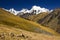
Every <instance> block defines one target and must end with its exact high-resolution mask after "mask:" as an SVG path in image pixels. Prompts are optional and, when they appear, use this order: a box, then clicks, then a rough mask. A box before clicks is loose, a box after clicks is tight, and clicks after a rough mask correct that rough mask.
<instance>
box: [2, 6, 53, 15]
mask: <svg viewBox="0 0 60 40" xmlns="http://www.w3.org/2000/svg"><path fill="white" fill-rule="evenodd" d="M3 9H4V8H3ZM4 10H6V11H8V12H10V13H13V14H14V15H17V14H20V15H22V14H26V13H30V14H31V13H33V14H39V13H42V12H52V11H53V10H49V9H47V8H41V7H40V6H33V7H32V8H31V9H30V10H28V9H22V10H20V11H16V10H14V8H11V9H9V10H7V9H4Z"/></svg>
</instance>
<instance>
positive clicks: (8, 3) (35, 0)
mask: <svg viewBox="0 0 60 40" xmlns="http://www.w3.org/2000/svg"><path fill="white" fill-rule="evenodd" d="M34 5H36V6H41V7H45V8H48V9H55V8H60V0H0V7H2V8H6V9H10V8H14V9H16V10H21V9H22V8H27V9H31V7H32V6H34Z"/></svg>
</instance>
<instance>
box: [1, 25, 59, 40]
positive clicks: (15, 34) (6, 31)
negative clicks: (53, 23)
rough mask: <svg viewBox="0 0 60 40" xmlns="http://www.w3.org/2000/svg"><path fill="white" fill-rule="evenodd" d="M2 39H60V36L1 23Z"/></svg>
mask: <svg viewBox="0 0 60 40" xmlns="http://www.w3.org/2000/svg"><path fill="white" fill-rule="evenodd" d="M0 40H60V36H51V35H45V34H39V33H33V32H29V31H25V30H21V29H17V28H13V27H8V26H6V25H2V24H0Z"/></svg>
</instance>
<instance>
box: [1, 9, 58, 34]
mask: <svg viewBox="0 0 60 40" xmlns="http://www.w3.org/2000/svg"><path fill="white" fill-rule="evenodd" d="M0 24H3V25H8V26H12V27H15V28H19V29H24V30H27V31H32V32H38V33H44V34H52V35H59V34H58V33H57V32H55V31H54V30H52V29H50V28H47V27H44V26H41V25H39V24H38V23H35V22H32V21H28V20H25V19H23V18H21V17H18V16H15V15H13V14H11V13H9V12H7V11H5V10H3V9H1V8H0Z"/></svg>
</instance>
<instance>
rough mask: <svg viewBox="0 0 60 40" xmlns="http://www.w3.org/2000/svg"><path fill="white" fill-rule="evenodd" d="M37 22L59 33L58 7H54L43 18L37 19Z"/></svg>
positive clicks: (59, 15) (59, 12) (59, 10)
mask: <svg viewBox="0 0 60 40" xmlns="http://www.w3.org/2000/svg"><path fill="white" fill-rule="evenodd" d="M38 23H40V24H42V25H44V26H47V27H50V28H52V29H54V30H55V31H56V32H58V33H60V9H55V10H54V11H53V12H51V13H50V14H48V15H47V16H45V17H44V18H43V19H40V20H38Z"/></svg>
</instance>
